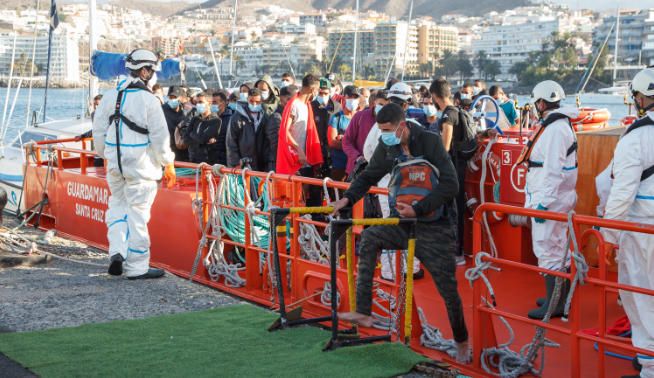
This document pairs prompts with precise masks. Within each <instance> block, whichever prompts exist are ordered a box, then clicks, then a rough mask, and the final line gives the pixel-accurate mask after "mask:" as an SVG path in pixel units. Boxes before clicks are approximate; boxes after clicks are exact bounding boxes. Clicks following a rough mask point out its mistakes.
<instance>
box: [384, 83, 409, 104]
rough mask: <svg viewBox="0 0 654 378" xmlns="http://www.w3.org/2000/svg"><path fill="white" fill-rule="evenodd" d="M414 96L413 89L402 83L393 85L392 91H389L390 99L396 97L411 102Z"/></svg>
mask: <svg viewBox="0 0 654 378" xmlns="http://www.w3.org/2000/svg"><path fill="white" fill-rule="evenodd" d="M412 96H413V91H411V87H410V86H409V85H408V84H406V83H402V82H399V83H395V84H393V86H392V87H391V89H390V90H389V91H388V98H389V99H390V98H391V97H396V98H399V99H400V100H403V101H409V100H411V97H412Z"/></svg>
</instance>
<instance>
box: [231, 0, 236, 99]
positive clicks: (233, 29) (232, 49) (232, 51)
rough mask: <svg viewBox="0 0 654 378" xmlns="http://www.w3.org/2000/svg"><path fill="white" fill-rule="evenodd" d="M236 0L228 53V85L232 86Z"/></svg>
mask: <svg viewBox="0 0 654 378" xmlns="http://www.w3.org/2000/svg"><path fill="white" fill-rule="evenodd" d="M237 8H238V0H234V19H233V20H232V42H231V43H232V46H231V47H232V48H231V51H230V53H229V86H230V87H231V86H232V79H233V78H234V77H233V72H234V71H233V69H234V40H235V38H236V18H237V13H236V11H237Z"/></svg>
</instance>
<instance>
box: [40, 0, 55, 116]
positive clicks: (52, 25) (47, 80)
mask: <svg viewBox="0 0 654 378" xmlns="http://www.w3.org/2000/svg"><path fill="white" fill-rule="evenodd" d="M58 23H59V19H58V16H57V3H56V2H55V0H51V3H50V28H49V32H48V63H47V64H46V67H45V92H44V94H43V122H45V114H46V111H47V109H48V86H49V85H50V58H51V57H52V32H53V31H54V29H55V28H56V27H57V24H58Z"/></svg>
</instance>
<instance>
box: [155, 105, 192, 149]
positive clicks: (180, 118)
mask: <svg viewBox="0 0 654 378" xmlns="http://www.w3.org/2000/svg"><path fill="white" fill-rule="evenodd" d="M161 109H163V112H164V117H166V123H167V124H168V133H169V134H170V149H171V150H172V151H173V152H174V153H175V160H177V161H187V160H188V150H178V149H177V146H175V128H176V127H177V126H179V125H180V123H182V122H184V119H185V116H184V112H183V111H182V110H181V108H180V109H179V110H177V109H172V108H171V107H170V106H169V105H168V104H163V105H161Z"/></svg>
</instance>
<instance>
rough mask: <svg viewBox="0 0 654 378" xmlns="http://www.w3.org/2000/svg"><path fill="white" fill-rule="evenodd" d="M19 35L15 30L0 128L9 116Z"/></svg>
mask: <svg viewBox="0 0 654 378" xmlns="http://www.w3.org/2000/svg"><path fill="white" fill-rule="evenodd" d="M17 37H18V34H17V33H16V32H14V47H13V49H12V50H11V66H10V68H9V81H8V82H7V96H6V99H5V106H4V109H3V110H2V124H1V125H0V129H1V128H4V127H5V120H6V118H7V106H9V95H10V94H11V82H12V81H13V79H14V62H15V59H16V38H17Z"/></svg>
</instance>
